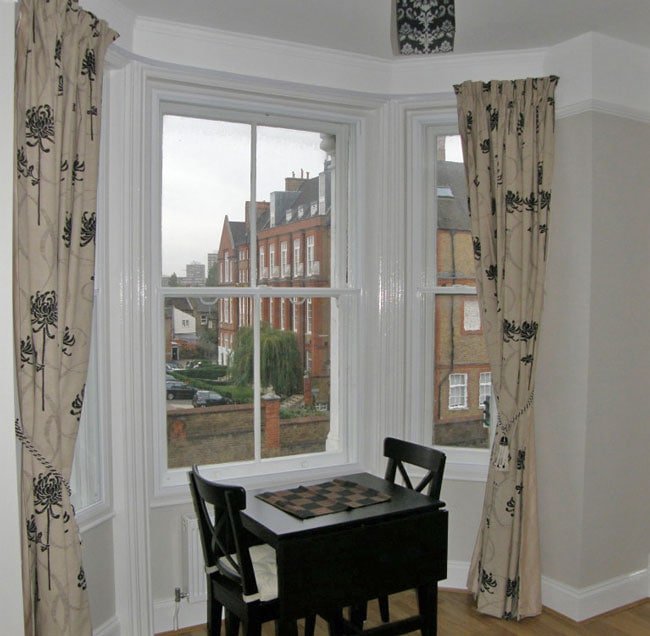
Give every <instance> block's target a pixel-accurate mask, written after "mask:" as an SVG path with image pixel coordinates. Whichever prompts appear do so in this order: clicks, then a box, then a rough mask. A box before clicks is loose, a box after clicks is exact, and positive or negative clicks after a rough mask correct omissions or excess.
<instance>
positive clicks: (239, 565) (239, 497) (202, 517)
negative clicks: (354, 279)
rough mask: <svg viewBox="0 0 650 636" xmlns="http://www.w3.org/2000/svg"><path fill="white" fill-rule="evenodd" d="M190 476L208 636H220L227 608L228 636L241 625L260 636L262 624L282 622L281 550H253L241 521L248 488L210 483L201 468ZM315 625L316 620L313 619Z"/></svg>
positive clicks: (233, 635)
mask: <svg viewBox="0 0 650 636" xmlns="http://www.w3.org/2000/svg"><path fill="white" fill-rule="evenodd" d="M188 476H189V483H190V492H191V493H192V501H193V502H194V510H195V512H196V516H197V519H198V524H199V532H200V536H201V546H202V548H203V557H204V560H205V572H206V578H207V587H208V634H209V636H219V634H220V633H221V632H220V630H221V613H222V610H223V609H225V615H226V636H236V635H237V634H238V632H239V625H240V623H241V624H242V625H243V627H244V634H245V635H246V636H259V635H260V634H261V627H262V623H265V622H267V621H271V620H276V621H277V618H278V605H279V603H278V578H277V566H276V560H275V550H274V549H273V548H272V547H271V546H269V545H266V544H262V545H250V541H249V536H248V534H247V533H246V531H245V529H244V527H243V525H242V521H241V516H240V513H241V511H242V510H244V509H245V508H246V491H245V490H244V488H242V487H241V486H231V485H224V484H218V483H215V482H212V481H209V480H207V479H205V478H204V477H202V476H201V475H200V474H199V472H198V469H197V467H196V466H193V467H192V470H191V471H190V472H189V473H188ZM208 506H210V507H211V508H212V509H213V512H214V516H213V517H212V518H211V517H210V514H209V512H208ZM314 621H315V617H310V618H309V619H308V623H312V624H313V622H314ZM278 630H279V628H278V624H277V622H276V633H278Z"/></svg>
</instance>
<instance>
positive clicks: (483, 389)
mask: <svg viewBox="0 0 650 636" xmlns="http://www.w3.org/2000/svg"><path fill="white" fill-rule="evenodd" d="M488 378H489V379H488ZM488 398H489V399H490V400H492V372H491V371H481V373H479V376H478V405H479V408H482V409H484V408H485V406H484V405H483V403H484V402H485V400H486V399H488Z"/></svg>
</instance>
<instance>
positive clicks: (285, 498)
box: [256, 479, 390, 519]
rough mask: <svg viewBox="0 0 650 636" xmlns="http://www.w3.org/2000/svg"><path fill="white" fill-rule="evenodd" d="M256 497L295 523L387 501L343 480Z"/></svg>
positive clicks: (382, 496) (379, 495)
mask: <svg viewBox="0 0 650 636" xmlns="http://www.w3.org/2000/svg"><path fill="white" fill-rule="evenodd" d="M256 496H257V498H258V499H261V500H262V501H265V502H266V503H269V504H271V505H272V506H275V507H276V508H279V509H280V510H283V511H284V512H287V513H289V514H290V515H293V516H294V517H298V518H299V519H309V518H311V517H318V516H320V515H328V514H332V513H333V512H343V511H344V510H352V509H354V508H363V507H364V506H371V505H372V504H376V503H382V502H384V501H390V495H386V494H384V493H381V492H379V491H378V490H374V489H373V488H367V487H366V486H361V485H360V484H356V483H354V482H352V481H347V480H345V479H334V480H332V481H326V482H324V483H322V484H316V485H314V486H298V487H297V488H291V489H289V490H278V491H276V492H263V493H260V494H259V495H256Z"/></svg>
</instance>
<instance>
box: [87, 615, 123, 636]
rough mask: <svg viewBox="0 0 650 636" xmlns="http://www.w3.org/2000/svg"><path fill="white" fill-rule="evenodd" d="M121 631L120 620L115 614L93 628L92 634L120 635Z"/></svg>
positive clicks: (94, 635)
mask: <svg viewBox="0 0 650 636" xmlns="http://www.w3.org/2000/svg"><path fill="white" fill-rule="evenodd" d="M121 633H122V631H121V630H120V621H119V620H118V619H117V616H113V618H111V619H109V620H107V621H106V622H105V623H102V624H101V625H100V626H99V627H96V628H95V629H93V636H120V635H121Z"/></svg>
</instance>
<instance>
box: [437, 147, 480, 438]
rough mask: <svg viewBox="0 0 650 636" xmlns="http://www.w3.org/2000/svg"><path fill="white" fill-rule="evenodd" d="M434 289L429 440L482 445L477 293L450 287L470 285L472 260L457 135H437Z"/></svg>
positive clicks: (472, 253)
mask: <svg viewBox="0 0 650 636" xmlns="http://www.w3.org/2000/svg"><path fill="white" fill-rule="evenodd" d="M435 152H436V155H435V159H436V178H437V181H436V215H437V216H436V224H435V227H436V280H437V285H438V287H449V288H450V289H449V293H445V292H440V291H439V293H437V294H436V302H435V321H434V322H435V338H434V349H435V352H434V382H435V387H434V440H435V443H436V444H439V445H444V446H463V447H477V448H486V447H487V446H488V443H489V429H488V428H487V427H486V426H485V421H484V416H485V413H486V412H485V411H484V409H483V408H482V407H481V405H480V404H479V395H483V394H484V392H485V390H486V388H485V377H486V375H485V374H488V375H489V368H490V367H489V364H488V358H487V350H486V348H485V341H484V335H483V331H482V328H481V311H480V307H479V303H478V299H477V297H476V294H466V293H464V294H458V293H451V292H452V289H451V288H452V287H454V286H458V285H469V286H474V285H475V283H476V279H475V269H474V268H475V266H474V251H473V246H472V236H471V231H470V220H469V211H468V209H467V188H466V185H465V167H464V165H463V163H462V161H463V159H462V154H461V151H460V137H459V136H458V135H440V136H438V137H437V139H436V149H435Z"/></svg>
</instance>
